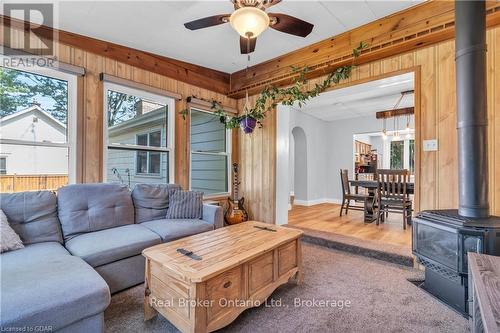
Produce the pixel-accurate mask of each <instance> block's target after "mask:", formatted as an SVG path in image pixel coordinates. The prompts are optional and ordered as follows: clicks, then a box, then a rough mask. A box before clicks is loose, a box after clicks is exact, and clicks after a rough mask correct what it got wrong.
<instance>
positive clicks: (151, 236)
mask: <svg viewBox="0 0 500 333" xmlns="http://www.w3.org/2000/svg"><path fill="white" fill-rule="evenodd" d="M160 243H161V239H160V237H158V235H157V234H155V233H154V232H152V231H151V230H149V229H148V228H144V227H142V226H141V225H139V224H132V225H126V226H123V227H117V228H111V229H106V230H101V231H95V232H91V233H87V234H82V235H78V236H76V237H73V238H72V239H70V240H69V241H67V242H66V248H67V249H68V251H69V252H71V254H73V255H75V256H78V257H80V258H82V259H83V260H85V261H86V262H87V263H88V264H89V265H91V266H92V267H98V266H101V265H105V264H109V263H112V262H115V261H118V260H121V259H125V258H128V257H133V256H135V255H138V254H141V253H142V250H144V249H145V248H147V247H150V246H153V245H156V244H160Z"/></svg>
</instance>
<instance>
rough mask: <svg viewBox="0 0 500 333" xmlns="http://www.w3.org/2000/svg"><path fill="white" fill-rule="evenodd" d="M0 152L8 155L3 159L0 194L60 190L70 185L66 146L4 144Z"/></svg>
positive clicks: (0, 147)
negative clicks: (3, 167) (3, 169)
mask: <svg viewBox="0 0 500 333" xmlns="http://www.w3.org/2000/svg"><path fill="white" fill-rule="evenodd" d="M0 151H1V152H2V155H6V156H8V157H6V158H4V159H1V160H4V161H5V163H6V164H5V174H3V175H1V176H0V191H1V192H22V191H34V190H57V189H58V188H59V187H61V186H64V185H66V184H67V183H68V151H69V149H68V148H66V147H41V146H28V145H26V146H24V145H6V144H1V145H0ZM1 160H0V161H1Z"/></svg>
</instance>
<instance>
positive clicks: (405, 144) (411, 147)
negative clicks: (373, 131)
mask: <svg viewBox="0 0 500 333" xmlns="http://www.w3.org/2000/svg"><path fill="white" fill-rule="evenodd" d="M390 147H391V148H390V149H391V150H390V166H391V169H407V170H409V171H410V173H411V174H414V173H415V140H414V139H405V140H397V141H392V142H391V143H390Z"/></svg>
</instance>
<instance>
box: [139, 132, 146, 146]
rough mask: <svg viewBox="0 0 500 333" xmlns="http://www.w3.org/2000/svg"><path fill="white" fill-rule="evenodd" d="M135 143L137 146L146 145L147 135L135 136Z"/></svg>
mask: <svg viewBox="0 0 500 333" xmlns="http://www.w3.org/2000/svg"><path fill="white" fill-rule="evenodd" d="M137 144H138V145H139V146H147V145H148V135H147V134H142V135H138V136H137Z"/></svg>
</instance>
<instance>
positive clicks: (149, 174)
mask: <svg viewBox="0 0 500 333" xmlns="http://www.w3.org/2000/svg"><path fill="white" fill-rule="evenodd" d="M156 132H160V137H161V139H160V140H163V139H164V138H163V135H162V130H161V128H157V129H152V130H150V131H147V132H141V133H137V134H136V135H135V143H136V144H137V139H138V137H139V136H141V135H146V136H147V138H148V144H147V146H148V147H150V145H149V135H150V134H151V133H156ZM137 153H138V152H136V155H135V165H134V169H135V174H136V176H140V177H156V178H161V155H160V173H151V172H149V163H150V154H149V153H151V151H147V152H146V153H147V158H146V167H147V169H148V172H146V173H143V172H137Z"/></svg>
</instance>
